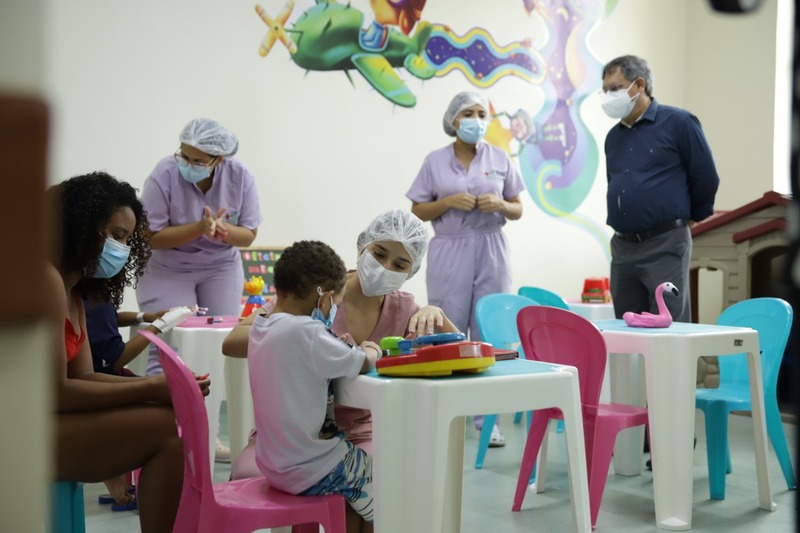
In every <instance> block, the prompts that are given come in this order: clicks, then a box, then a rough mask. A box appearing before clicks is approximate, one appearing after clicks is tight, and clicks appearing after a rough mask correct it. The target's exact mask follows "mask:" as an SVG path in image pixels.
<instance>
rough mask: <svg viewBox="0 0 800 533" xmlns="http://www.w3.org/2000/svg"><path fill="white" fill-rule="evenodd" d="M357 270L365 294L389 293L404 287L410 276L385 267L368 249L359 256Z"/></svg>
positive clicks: (378, 294)
mask: <svg viewBox="0 0 800 533" xmlns="http://www.w3.org/2000/svg"><path fill="white" fill-rule="evenodd" d="M357 270H358V280H359V281H360V282H361V291H362V292H363V293H364V296H382V295H384V294H389V293H390V292H393V291H396V290H397V289H399V288H400V287H402V286H403V283H405V281H406V279H407V278H408V274H407V273H406V272H393V271H391V270H386V269H385V268H383V265H381V264H380V263H379V262H378V260H377V259H375V258H374V257H372V254H371V253H370V252H369V250H366V249H365V250H364V251H363V252H362V253H361V256H360V257H359V258H358V263H357Z"/></svg>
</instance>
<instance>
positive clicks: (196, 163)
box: [172, 148, 217, 168]
mask: <svg viewBox="0 0 800 533" xmlns="http://www.w3.org/2000/svg"><path fill="white" fill-rule="evenodd" d="M172 156H173V157H174V158H175V161H176V162H177V163H178V164H181V163H183V164H185V165H190V166H193V167H200V168H204V167H210V166H211V165H212V164H213V163H214V161H216V160H217V156H212V157H211V159H209V160H208V161H200V160H198V159H194V160H192V159H189V158H188V157H186V154H184V153H183V151H181V149H180V148H179V149H178V151H176V152H175V153H174V154H172Z"/></svg>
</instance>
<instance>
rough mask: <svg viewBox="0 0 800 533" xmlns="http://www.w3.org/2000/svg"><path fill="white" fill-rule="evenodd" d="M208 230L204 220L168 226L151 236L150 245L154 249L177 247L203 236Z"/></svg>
mask: <svg viewBox="0 0 800 533" xmlns="http://www.w3.org/2000/svg"><path fill="white" fill-rule="evenodd" d="M207 231H208V230H207V229H206V227H205V224H204V223H203V221H202V220H198V221H197V222H191V223H189V224H182V225H180V226H167V227H166V228H164V229H162V230H161V231H157V232H155V233H153V234H152V235H151V236H150V246H151V247H152V248H153V249H154V250H157V249H164V248H175V247H177V246H182V245H184V244H186V243H188V242H191V241H193V240H195V239H197V238H198V237H202V236H203V235H205V234H206V233H207Z"/></svg>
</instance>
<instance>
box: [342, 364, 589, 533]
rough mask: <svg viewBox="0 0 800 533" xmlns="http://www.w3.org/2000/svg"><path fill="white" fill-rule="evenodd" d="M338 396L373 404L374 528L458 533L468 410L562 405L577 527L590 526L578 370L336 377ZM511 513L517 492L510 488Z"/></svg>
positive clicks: (515, 367)
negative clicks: (512, 498)
mask: <svg viewBox="0 0 800 533" xmlns="http://www.w3.org/2000/svg"><path fill="white" fill-rule="evenodd" d="M334 387H335V392H334V394H335V396H336V401H337V403H340V404H343V405H348V406H351V407H360V408H366V409H369V410H370V411H372V420H373V450H374V451H373V469H374V476H373V480H374V481H373V483H374V491H375V530H376V531H380V532H381V533H409V532H412V531H413V532H416V531H419V532H436V533H439V532H447V533H450V532H453V533H455V532H458V531H459V530H460V525H461V484H462V473H463V468H464V432H465V417H466V416H469V415H476V414H490V413H509V412H516V411H529V410H533V409H543V408H547V407H558V408H559V409H561V411H562V412H563V413H564V422H565V436H566V441H567V454H568V459H569V479H570V495H571V499H572V516H573V521H572V523H573V531H576V532H578V531H580V532H587V533H588V532H589V531H591V521H590V519H589V498H588V486H587V478H586V456H585V451H584V439H583V419H582V416H581V408H580V405H581V403H580V392H579V388H578V375H577V370H576V369H575V368H574V367H570V366H561V365H553V364H548V363H540V362H536V361H525V360H519V359H515V360H511V361H500V362H498V363H496V364H495V365H494V366H493V367H490V368H489V369H487V370H486V371H485V372H484V373H482V374H478V375H458V376H449V377H443V378H392V377H385V376H379V375H378V374H376V373H375V371H374V370H373V371H372V372H370V373H369V374H364V375H361V376H358V377H357V378H356V379H354V380H348V379H339V380H336V381H335V383H334ZM508 503H509V512H511V510H510V509H511V494H509V501H508Z"/></svg>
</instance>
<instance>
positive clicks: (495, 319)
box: [475, 293, 537, 468]
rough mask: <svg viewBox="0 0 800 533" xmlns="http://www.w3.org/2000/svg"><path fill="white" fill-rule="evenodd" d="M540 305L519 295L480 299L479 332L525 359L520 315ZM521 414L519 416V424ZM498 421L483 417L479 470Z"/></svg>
mask: <svg viewBox="0 0 800 533" xmlns="http://www.w3.org/2000/svg"><path fill="white" fill-rule="evenodd" d="M531 305H537V304H536V302H534V301H533V300H531V299H529V298H525V297H524V296H518V295H516V294H502V293H497V294H487V295H486V296H484V297H482V298H481V299H480V300H478V303H477V305H476V306H475V318H476V320H477V322H478V331H479V332H480V335H481V339H482V340H483V341H484V342H488V343H489V344H491V345H492V346H494V347H495V348H501V349H504V350H517V351H518V352H519V356H520V358H521V359H524V358H525V354H524V353H523V352H522V347H521V346H520V342H519V331H518V330H517V313H519V310H520V309H522V308H523V307H528V306H531ZM530 416H531V415H530V413H528V425H530ZM520 419H521V414H519V415H518V417H517V420H515V422H518V421H519V420H520ZM496 421H497V415H486V416H484V417H483V427H482V428H481V438H480V440H479V441H478V456H477V457H476V458H475V468H483V460H484V458H485V457H486V450H487V448H488V447H489V439H490V438H491V436H492V428H493V427H494V424H495V422H496Z"/></svg>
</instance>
